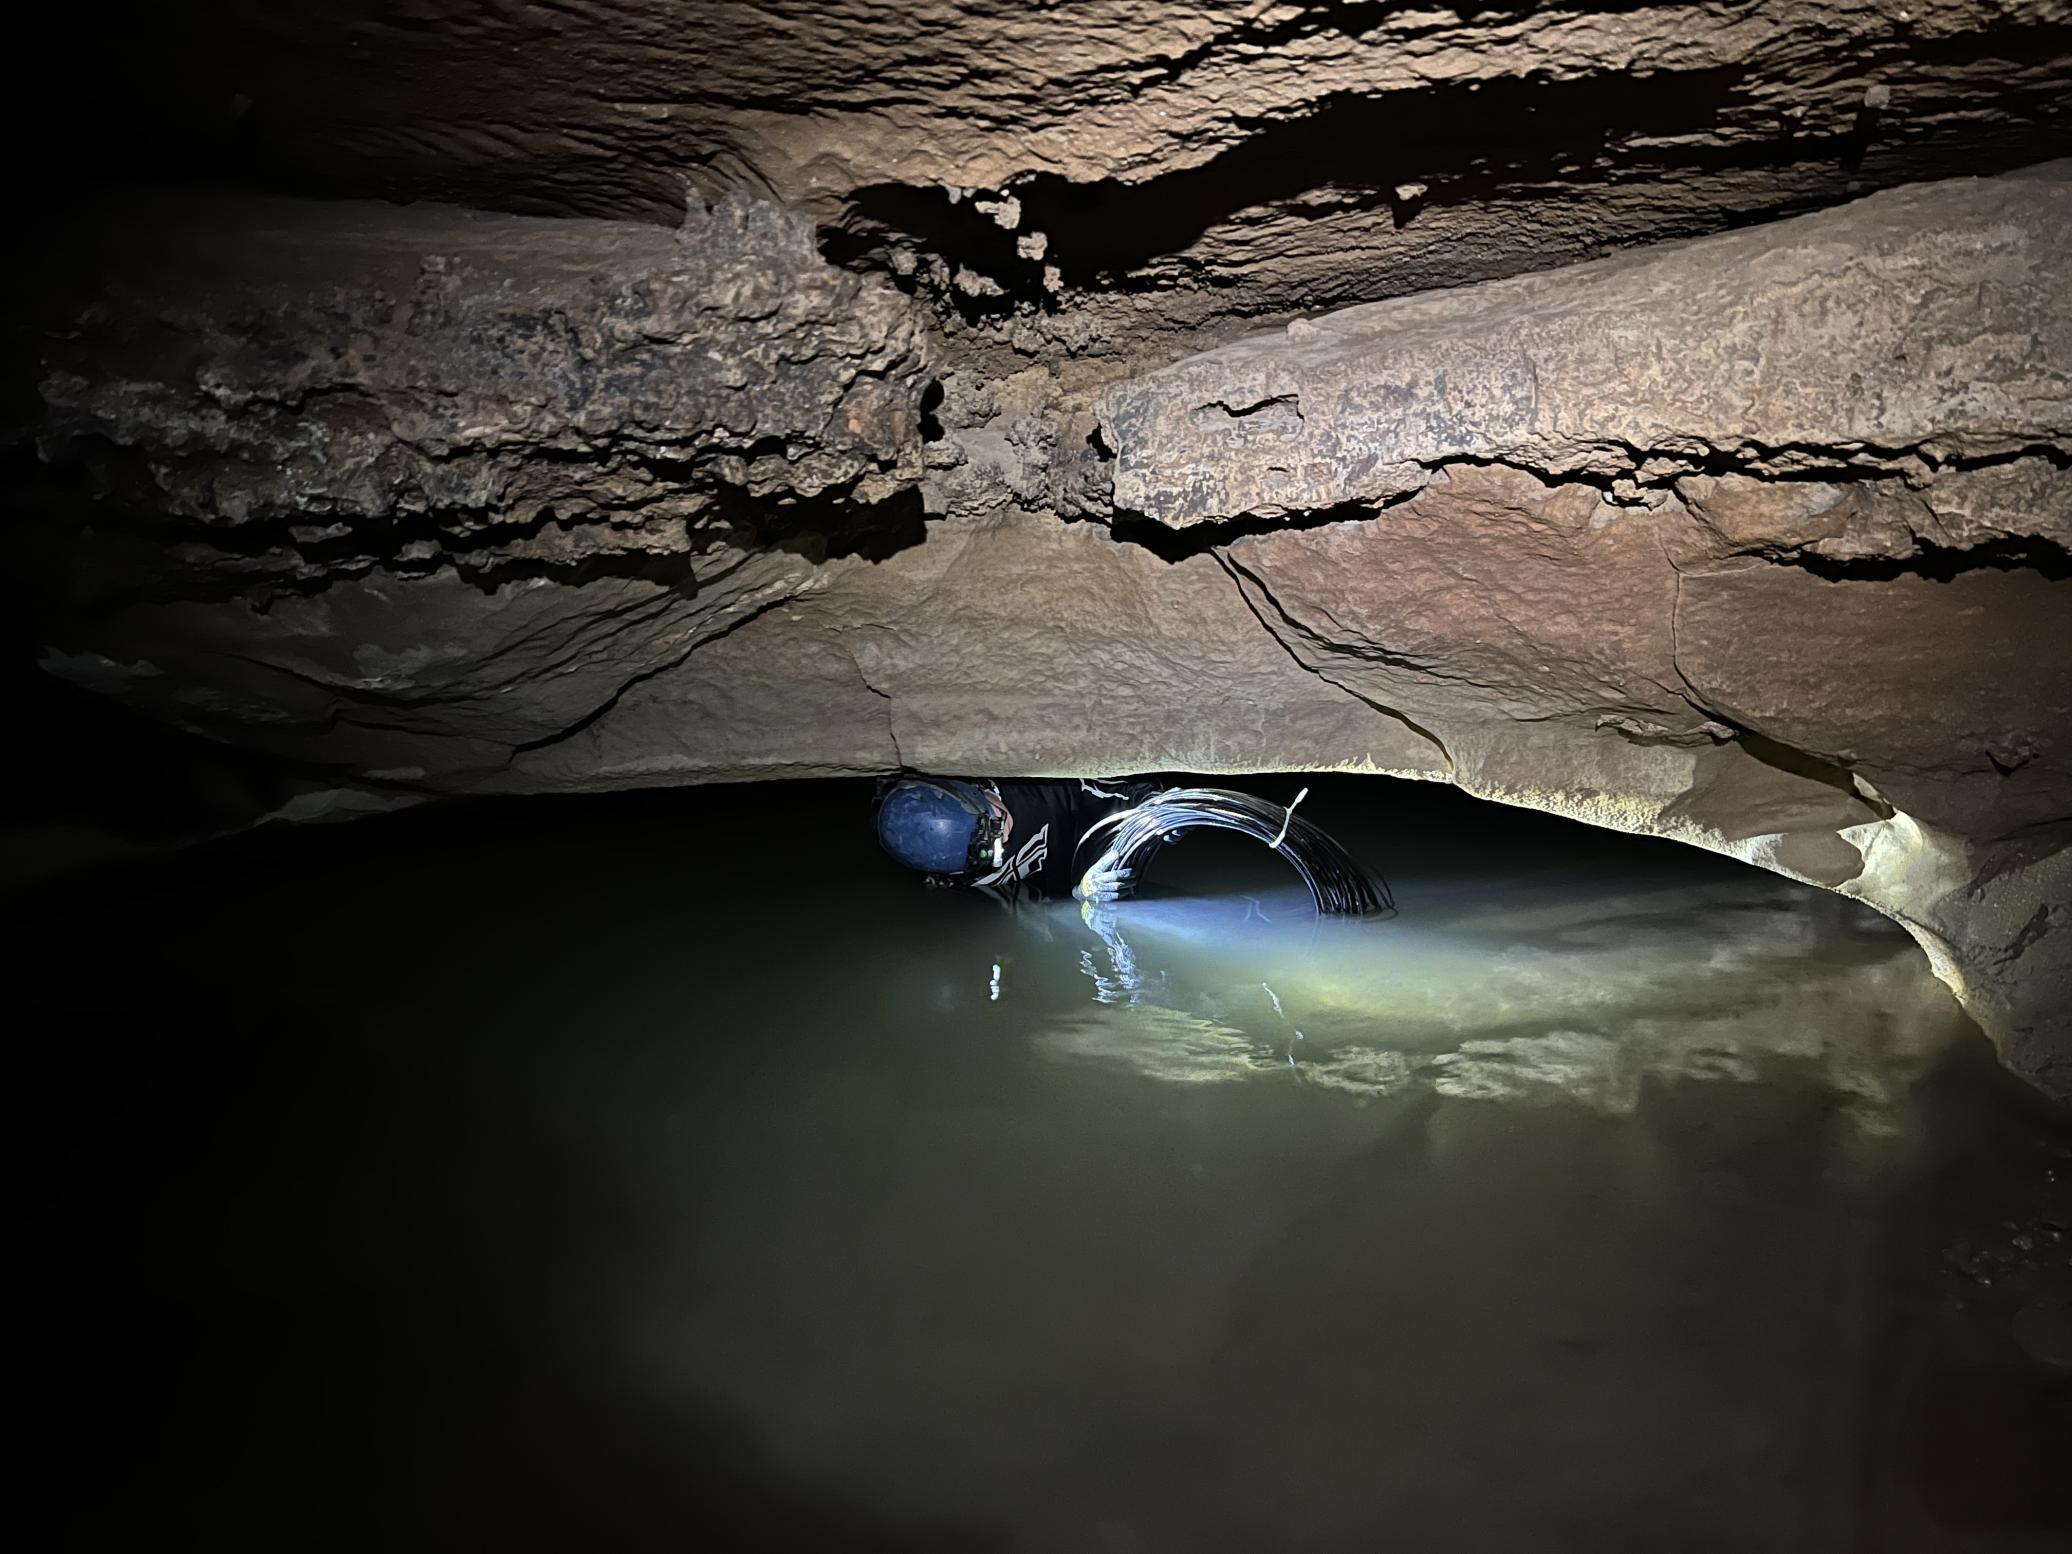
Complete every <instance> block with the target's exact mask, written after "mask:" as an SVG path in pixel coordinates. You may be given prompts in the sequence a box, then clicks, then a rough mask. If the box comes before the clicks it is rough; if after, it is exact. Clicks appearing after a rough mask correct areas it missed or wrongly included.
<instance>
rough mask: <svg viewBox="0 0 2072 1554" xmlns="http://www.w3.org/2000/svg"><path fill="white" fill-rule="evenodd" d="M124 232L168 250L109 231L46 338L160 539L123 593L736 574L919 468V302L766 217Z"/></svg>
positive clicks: (129, 214)
mask: <svg viewBox="0 0 2072 1554" xmlns="http://www.w3.org/2000/svg"><path fill="white" fill-rule="evenodd" d="M120 218H121V226H122V227H123V228H128V227H130V226H131V225H132V224H138V225H142V226H143V227H144V229H145V231H144V234H143V235H141V236H130V235H127V233H125V234H123V235H122V236H120V237H118V236H116V235H114V234H110V233H103V234H99V235H98V237H99V240H98V241H97V242H96V241H95V240H94V239H93V238H91V237H90V238H89V239H88V242H87V244H86V251H87V253H88V255H89V258H88V259H87V260H86V261H85V263H84V264H83V265H82V277H81V284H80V285H79V287H78V289H81V290H84V291H85V292H86V294H87V300H86V301H85V302H84V303H82V304H79V305H77V306H76V307H75V308H74V309H73V310H71V311H70V312H69V314H68V315H66V316H64V317H63V318H62V319H61V320H60V321H59V322H58V323H57V324H56V326H55V327H51V328H49V329H47V330H46V332H45V334H44V337H43V339H42V340H41V342H40V354H41V358H42V363H41V368H42V381H41V385H40V387H41V394H42V398H43V400H44V403H45V406H46V414H45V416H44V417H43V420H42V422H41V424H40V425H39V427H38V428H37V436H38V439H39V441H40V444H41V451H42V454H43V457H44V459H45V460H46V461H47V462H49V463H52V464H58V465H63V464H67V463H75V462H76V463H79V464H83V465H84V466H86V467H87V468H89V469H90V470H91V471H92V474H93V477H94V482H95V485H94V491H93V495H94V498H95V501H96V504H97V521H96V528H97V530H101V531H105V530H106V529H108V528H109V527H110V525H111V524H126V525H129V526H130V527H132V528H133V529H135V530H136V531H138V538H139V539H141V540H142V541H143V542H144V543H143V544H142V545H141V546H140V547H138V548H137V549H136V550H135V551H134V552H133V553H131V554H130V555H129V556H128V557H127V558H125V557H124V556H123V555H122V554H121V547H120V546H119V545H118V546H103V547H101V548H99V549H98V550H97V552H96V555H95V557H94V559H95V560H99V561H104V562H106V563H107V565H106V566H105V567H104V568H103V569H102V571H101V572H98V573H95V574H91V575H90V576H88V577H83V578H82V579H81V580H82V581H90V582H91V584H93V585H94V586H98V587H100V588H103V589H107V590H111V591H112V590H119V589H121V588H123V587H125V586H138V585H144V586H150V587H153V588H158V589H161V590H163V589H164V588H166V587H167V586H173V587H197V588H205V587H206V585H208V584H210V583H215V584H219V585H220V584H223V583H229V582H235V584H236V585H237V586H239V587H241V588H244V589H247V590H249V589H251V588H252V587H253V586H254V585H266V586H265V589H264V590H263V591H262V592H260V593H259V595H258V596H259V597H260V598H262V599H263V598H266V597H269V596H270V593H271V592H272V591H274V590H279V589H287V590H301V591H305V592H307V591H311V590H318V589H321V588H323V587H324V586H326V585H328V584H330V583H333V582H336V581H338V580H339V579H340V578H343V577H349V576H357V575H362V574H365V573H367V572H368V571H369V570H370V569H372V568H375V567H386V568H390V569H393V570H397V571H400V572H403V573H406V574H408V573H416V574H429V573H433V572H436V571H438V570H440V569H441V568H446V567H452V568H454V569H457V570H458V571H459V572H461V573H462V574H463V575H465V576H469V577H476V578H483V577H491V576H510V575H516V574H518V573H520V572H523V571H527V570H530V571H531V572H532V573H534V574H535V575H544V574H550V573H553V572H555V571H557V570H565V569H567V568H569V567H571V566H574V565H577V564H579V563H583V562H586V561H593V560H598V559H610V558H620V559H624V558H627V557H629V556H630V557H681V556H695V557H697V558H698V560H699V563H700V566H699V568H698V570H701V571H705V572H713V571H717V570H721V569H723V565H724V563H723V561H722V560H721V559H719V558H723V557H724V556H726V555H728V554H729V553H732V552H738V550H739V545H738V544H737V543H734V542H738V541H740V540H742V539H743V538H744V537H746V536H749V535H752V534H759V533H760V534H768V533H777V532H782V531H783V529H784V528H785V526H786V523H787V519H788V518H793V517H795V515H796V514H797V512H798V511H799V510H800V509H801V507H802V505H803V504H812V508H811V511H812V513H813V517H814V522H813V523H812V524H811V525H804V524H800V523H797V522H794V523H793V524H792V525H791V526H792V527H793V528H810V529H811V530H812V531H813V532H815V533H817V534H819V535H821V536H825V535H826V534H827V533H829V532H830V531H838V530H840V529H842V528H843V525H842V524H841V523H839V522H830V521H829V520H830V517H831V516H833V517H836V518H841V517H854V516H856V510H857V509H867V508H869V507H870V506H872V505H874V504H878V503H882V502H885V501H887V499H888V498H892V497H895V496H897V495H899V494H901V493H903V492H910V491H911V488H912V487H913V486H914V484H915V482H916V481H917V480H918V479H919V476H920V474H921V463H920V453H921V448H920V420H921V416H920V410H919V404H920V399H921V396H922V391H923V389H924V388H925V387H926V385H927V384H928V383H929V382H930V381H931V380H932V373H931V372H930V370H929V364H928V362H927V360H926V356H925V351H924V347H923V342H922V338H921V326H920V322H919V320H918V319H917V317H916V316H915V314H914V312H913V309H912V308H911V307H910V306H909V305H908V304H907V303H906V301H905V300H904V299H903V298H901V297H899V296H898V295H897V294H896V293H894V292H892V291H890V290H889V289H886V288H884V287H882V286H878V285H874V284H871V283H868V282H865V281H863V280H860V279H858V278H857V277H856V276H853V275H849V274H846V273H844V272H842V271H839V270H836V269H834V268H832V267H831V266H829V265H828V264H827V263H825V262H824V261H823V260H822V259H821V258H820V256H819V255H818V254H817V253H816V252H815V251H814V250H813V247H812V244H811V242H810V240H809V237H808V234H807V232H806V229H805V228H804V227H803V226H802V225H801V224H799V223H798V222H796V221H795V220H791V219H789V218H787V217H785V216H784V215H783V214H782V213H780V212H779V211H777V210H776V209H774V208H773V207H770V206H768V205H757V204H753V203H751V202H748V201H746V200H742V199H740V198H738V197H736V198H730V199H728V200H726V201H723V202H721V204H720V205H718V206H717V207H715V208H713V209H710V210H708V209H706V208H705V207H704V205H703V204H701V203H700V202H698V201H697V200H696V199H695V198H693V199H692V200H691V203H690V205H689V208H688V210H687V212H686V214H685V216H684V219H683V221H682V223H681V224H680V225H679V226H678V227H677V228H675V229H674V230H673V231H670V230H664V229H662V228H659V227H651V226H642V225H636V224H631V223H621V222H600V221H566V222H549V221H540V220H527V219H521V218H515V217H507V216H504V217H499V216H488V215H483V214H481V213H478V212H469V211H460V210H452V209H447V208H442V207H436V206H417V207H411V208H409V209H404V210H395V209H390V208H386V207H368V206H358V205H353V204H334V205H317V204H305V203H300V202H279V203H272V204H255V203H253V202H249V201H222V200H218V201H203V202H190V203H186V204H182V205H180V206H176V207H172V208H165V207H163V206H159V207H155V208H154V207H153V206H152V205H150V204H145V205H144V206H142V207H141V208H138V207H137V206H134V205H125V206H124V207H123V208H122V209H121V211H120ZM829 509H834V510H835V511H834V513H833V514H832V515H831V514H830V512H829ZM870 516H871V515H869V514H868V513H867V512H866V513H864V514H863V515H862V518H861V520H860V521H862V522H864V523H866V524H867V523H868V522H869V519H870ZM881 521H882V520H881ZM124 559H128V560H129V561H130V563H131V565H130V568H129V571H130V572H131V573H139V574H144V575H143V576H128V575H125V573H124V570H123V568H122V566H121V562H122V561H123V560H124ZM168 561H170V562H171V563H172V565H171V566H170V567H168V566H167V565H166V563H167V562H168Z"/></svg>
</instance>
